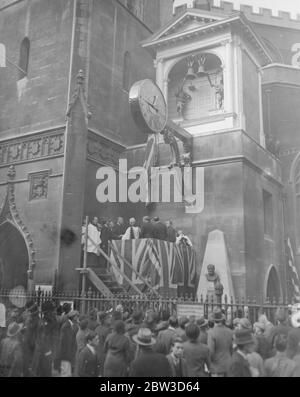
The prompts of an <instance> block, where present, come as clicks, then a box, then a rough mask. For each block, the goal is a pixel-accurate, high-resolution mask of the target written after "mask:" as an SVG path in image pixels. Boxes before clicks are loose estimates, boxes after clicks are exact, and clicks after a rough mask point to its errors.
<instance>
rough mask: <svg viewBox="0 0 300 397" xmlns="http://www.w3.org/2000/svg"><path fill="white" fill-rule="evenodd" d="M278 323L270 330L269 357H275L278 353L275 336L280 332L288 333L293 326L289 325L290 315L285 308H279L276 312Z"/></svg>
mask: <svg viewBox="0 0 300 397" xmlns="http://www.w3.org/2000/svg"><path fill="white" fill-rule="evenodd" d="M275 319H276V322H277V325H276V326H275V327H274V328H273V329H271V330H270V333H269V336H268V345H269V346H270V349H271V350H270V353H269V357H273V356H275V354H276V348H275V338H276V336H277V335H279V334H283V335H286V336H287V335H288V333H289V332H290V330H291V328H290V327H289V326H288V325H287V320H288V315H287V312H286V311H285V309H284V308H278V309H277V311H276V314H275Z"/></svg>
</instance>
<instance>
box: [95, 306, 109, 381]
mask: <svg viewBox="0 0 300 397" xmlns="http://www.w3.org/2000/svg"><path fill="white" fill-rule="evenodd" d="M98 321H99V323H100V325H98V327H97V328H96V329H95V332H96V334H97V335H98V337H99V342H98V345H97V348H96V351H97V357H98V362H99V365H100V371H101V374H102V373H103V365H104V360H105V353H104V343H105V340H106V338H107V336H108V335H109V334H110V333H111V332H112V326H111V323H112V316H111V314H109V313H105V312H100V313H98Z"/></svg>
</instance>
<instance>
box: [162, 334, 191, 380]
mask: <svg viewBox="0 0 300 397" xmlns="http://www.w3.org/2000/svg"><path fill="white" fill-rule="evenodd" d="M182 356H183V341H182V339H181V338H179V337H177V338H176V339H175V340H174V342H172V346H171V352H170V354H169V355H168V356H167V360H168V361H169V364H170V368H171V371H172V376H173V377H176V378H186V377H187V376H188V375H187V373H188V371H187V364H186V360H185V359H184V358H183V357H182Z"/></svg>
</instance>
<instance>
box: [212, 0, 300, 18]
mask: <svg viewBox="0 0 300 397" xmlns="http://www.w3.org/2000/svg"><path fill="white" fill-rule="evenodd" d="M227 1H229V2H230V3H234V4H235V5H236V6H237V7H238V6H239V5H240V4H245V5H249V6H251V5H252V6H253V8H254V12H258V11H259V7H261V8H270V9H272V10H273V12H274V15H278V10H281V11H287V12H290V13H291V16H292V17H293V18H296V15H297V14H299V15H300V0H227ZM214 3H215V5H216V6H218V4H220V0H214Z"/></svg>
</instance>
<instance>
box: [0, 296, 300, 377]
mask: <svg viewBox="0 0 300 397" xmlns="http://www.w3.org/2000/svg"><path fill="white" fill-rule="evenodd" d="M1 329H2V330H4V328H1ZM0 346H1V347H0V374H1V376H2V377H32V376H35V377H51V376H61V377H72V376H74V377H100V376H101V377H107V378H110V377H145V378H148V377H174V376H176V377H209V376H210V377H264V376H266V377H299V376H300V311H298V312H296V313H294V314H292V315H291V314H290V313H288V312H287V311H286V310H285V309H283V308H278V310H277V313H276V324H275V325H274V324H272V323H271V322H270V321H269V320H268V319H267V317H266V315H265V314H261V315H260V316H259V318H258V321H257V322H255V323H254V324H251V322H250V320H249V318H247V317H243V314H242V312H241V311H239V310H238V311H237V313H236V317H235V318H234V319H233V320H232V321H229V320H226V318H225V311H222V310H221V308H219V307H216V308H215V309H214V311H213V312H212V313H211V314H210V315H209V317H208V319H205V318H204V317H202V318H196V317H195V316H190V317H189V318H188V317H186V316H181V317H179V318H178V317H177V316H176V315H175V314H174V313H172V314H171V313H170V312H169V311H168V310H162V311H160V312H158V311H154V310H147V311H146V312H143V311H142V310H139V309H136V310H135V311H133V312H129V311H125V310H124V308H123V306H122V305H118V306H117V307H116V309H115V310H112V309H111V310H109V311H106V312H99V311H97V310H96V309H93V310H90V311H89V313H88V315H82V316H80V315H79V313H78V312H77V311H76V310H73V309H72V308H71V305H70V304H68V303H65V304H63V305H62V306H59V307H56V306H55V304H54V302H52V301H46V302H44V303H43V304H42V305H41V308H40V309H39V307H38V306H37V305H36V304H35V303H34V302H33V301H32V302H28V303H27V305H26V307H25V309H24V310H18V309H16V310H13V311H10V312H9V313H8V314H7V322H6V328H5V332H2V336H1V345H0Z"/></svg>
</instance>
